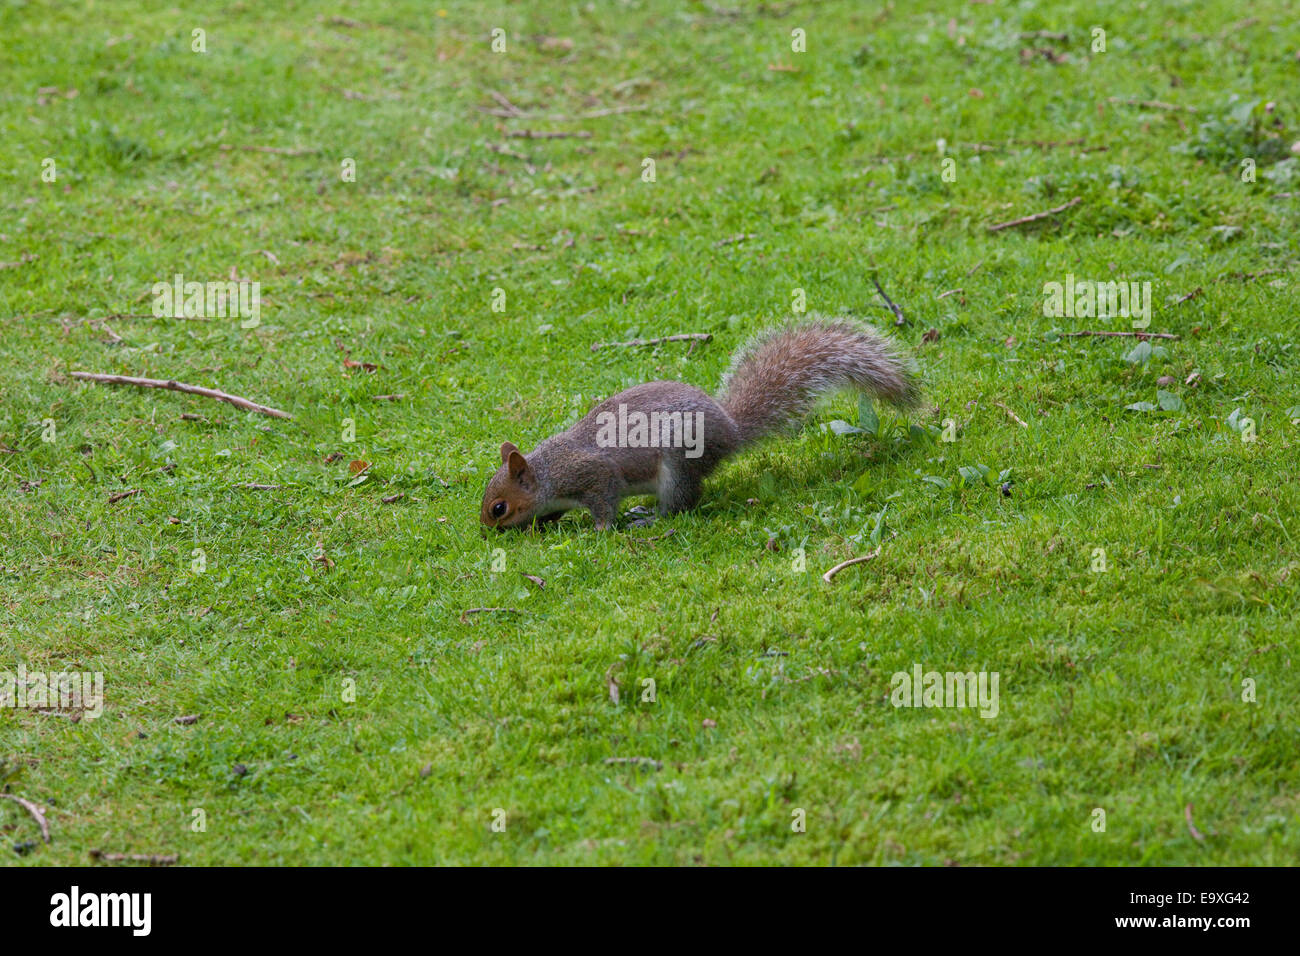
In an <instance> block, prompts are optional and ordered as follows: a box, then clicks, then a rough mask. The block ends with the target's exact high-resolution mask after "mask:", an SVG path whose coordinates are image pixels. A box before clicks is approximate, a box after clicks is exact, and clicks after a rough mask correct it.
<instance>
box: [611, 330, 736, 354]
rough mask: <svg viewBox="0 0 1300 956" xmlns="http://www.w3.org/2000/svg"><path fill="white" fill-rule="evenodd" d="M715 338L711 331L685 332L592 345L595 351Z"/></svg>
mask: <svg viewBox="0 0 1300 956" xmlns="http://www.w3.org/2000/svg"><path fill="white" fill-rule="evenodd" d="M712 339H713V333H711V332H683V333H682V334H681V335H665V336H663V337H661V338H657V339H628V340H627V341H626V342H597V343H595V344H594V345H592V347H591V350H592V351H593V352H599V351H600V350H601V349H618V348H628V347H632V346H638V345H659V344H660V343H661V342H709V341H712Z"/></svg>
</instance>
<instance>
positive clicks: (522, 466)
mask: <svg viewBox="0 0 1300 956" xmlns="http://www.w3.org/2000/svg"><path fill="white" fill-rule="evenodd" d="M506 468H507V470H509V472H510V477H511V478H513V479H515V481H518V480H519V479H520V478H522V477H523V476H524V475H526V474H527V473H528V462H526V461H524V456H523V455H521V454H519V450H518V449H517V448H514V446H511V450H510V454H509V456H507V458H506Z"/></svg>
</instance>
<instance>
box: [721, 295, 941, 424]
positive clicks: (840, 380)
mask: <svg viewBox="0 0 1300 956" xmlns="http://www.w3.org/2000/svg"><path fill="white" fill-rule="evenodd" d="M845 388H852V389H856V390H858V391H861V392H864V393H866V394H868V395H870V396H872V397H874V398H879V399H882V400H883V401H886V402H889V403H890V404H892V405H896V406H898V407H899V408H911V407H913V406H915V405H916V404H917V403H918V402H919V401H920V398H921V389H920V384H919V382H918V381H917V378H916V375H915V373H914V372H913V371H912V369H911V367H910V364H909V363H908V362H907V361H906V360H905V359H904V358H903V357H902V355H901V354H900V353H899V352H898V351H897V350H896V349H895V348H894V347H893V346H892V345H891V344H890V343H889V341H888V340H887V339H886V338H885V337H884V336H882V335H880V334H879V333H878V332H876V331H874V330H873V329H870V328H867V327H866V326H859V325H855V324H851V323H849V322H845V321H842V320H829V319H811V320H809V321H806V322H801V323H797V324H792V325H787V326H784V327H778V328H776V329H772V330H769V331H768V332H765V333H762V334H761V335H759V336H758V337H756V338H755V339H753V340H752V341H751V342H750V343H749V344H748V345H746V346H745V347H744V348H742V349H740V350H739V351H738V352H737V353H736V356H735V358H734V359H732V365H731V371H730V372H728V373H727V375H726V377H725V378H724V379H723V385H722V390H721V392H720V393H719V395H718V403H719V404H720V405H721V406H722V407H723V408H724V409H725V410H726V412H727V414H728V415H729V416H731V418H732V420H733V421H734V422H735V423H736V427H737V428H738V429H739V432H740V438H741V442H742V443H748V442H751V441H753V440H755V439H757V438H761V437H763V436H764V435H768V434H771V433H772V432H776V431H780V430H782V429H784V428H788V427H790V426H793V425H795V424H797V423H799V422H801V421H802V420H803V419H804V418H806V417H807V416H808V414H809V413H810V412H811V411H812V410H813V408H814V406H816V404H817V402H818V400H819V399H821V398H822V397H823V396H825V395H828V394H830V393H832V392H837V391H840V390H841V389H845Z"/></svg>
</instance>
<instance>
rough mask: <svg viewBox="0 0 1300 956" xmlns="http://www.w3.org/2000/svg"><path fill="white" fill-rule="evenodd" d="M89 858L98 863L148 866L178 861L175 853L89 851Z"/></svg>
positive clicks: (169, 864) (177, 855)
mask: <svg viewBox="0 0 1300 956" xmlns="http://www.w3.org/2000/svg"><path fill="white" fill-rule="evenodd" d="M90 858H91V859H92V860H98V861H99V862H100V863H148V864H149V865H150V866H171V865H172V864H173V863H175V862H176V861H178V860H179V859H180V855H179V854H176V853H168V854H162V853H105V852H104V851H103V850H91V851H90Z"/></svg>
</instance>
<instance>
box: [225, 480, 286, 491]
mask: <svg viewBox="0 0 1300 956" xmlns="http://www.w3.org/2000/svg"><path fill="white" fill-rule="evenodd" d="M235 487H236V488H247V489H248V490H249V491H279V490H280V487H281V486H280V485H259V484H256V483H255V482H252V481H246V482H244V483H243V484H242V485H235Z"/></svg>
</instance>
